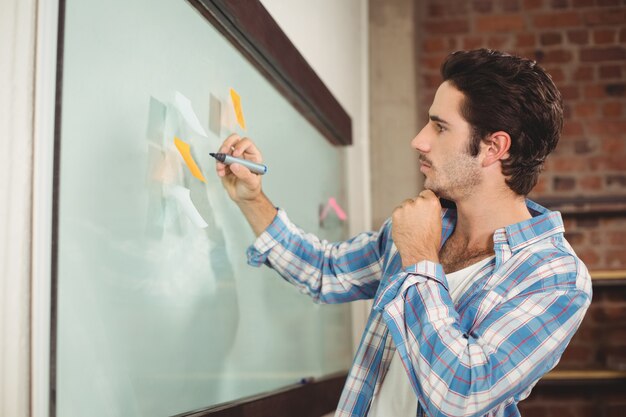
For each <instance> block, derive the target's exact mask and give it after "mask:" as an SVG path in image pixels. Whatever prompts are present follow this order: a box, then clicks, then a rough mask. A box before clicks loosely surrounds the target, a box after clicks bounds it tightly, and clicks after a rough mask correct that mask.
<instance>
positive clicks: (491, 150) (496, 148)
mask: <svg viewBox="0 0 626 417" xmlns="http://www.w3.org/2000/svg"><path fill="white" fill-rule="evenodd" d="M482 148H483V150H482V151H483V155H484V157H483V167H488V166H489V165H492V164H494V163H496V162H498V161H500V160H502V159H506V158H508V157H509V149H510V148H511V136H509V134H508V133H506V132H504V131H501V130H500V131H498V132H494V133H492V134H491V135H489V136H488V137H487V138H485V139H484V140H483V141H482Z"/></svg>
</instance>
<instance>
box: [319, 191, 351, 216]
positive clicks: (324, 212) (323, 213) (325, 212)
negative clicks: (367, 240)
mask: <svg viewBox="0 0 626 417" xmlns="http://www.w3.org/2000/svg"><path fill="white" fill-rule="evenodd" d="M331 209H332V210H333V211H334V212H335V214H336V215H337V217H338V218H339V220H341V221H346V219H347V218H348V216H347V215H346V212H345V211H344V210H343V209H342V208H341V206H340V205H339V203H337V200H335V197H330V198H329V199H328V203H327V204H326V206H325V207H324V208H323V209H322V210H321V212H320V222H322V221H324V219H326V216H328V213H329V212H330V210H331Z"/></svg>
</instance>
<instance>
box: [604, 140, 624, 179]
mask: <svg viewBox="0 0 626 417" xmlns="http://www.w3.org/2000/svg"><path fill="white" fill-rule="evenodd" d="M625 142H626V139H622V138H619V137H617V138H616V137H608V138H605V139H604V140H603V141H602V150H603V151H604V152H605V153H607V154H610V153H622V152H624V149H625V147H624V145H625ZM607 185H611V184H608V183H607Z"/></svg>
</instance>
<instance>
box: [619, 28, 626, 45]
mask: <svg viewBox="0 0 626 417" xmlns="http://www.w3.org/2000/svg"><path fill="white" fill-rule="evenodd" d="M619 41H620V42H621V43H624V42H626V28H622V30H620V31H619Z"/></svg>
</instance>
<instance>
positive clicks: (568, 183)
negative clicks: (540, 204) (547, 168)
mask: <svg viewBox="0 0 626 417" xmlns="http://www.w3.org/2000/svg"><path fill="white" fill-rule="evenodd" d="M552 187H553V188H554V190H555V191H572V190H574V189H575V188H576V179H575V178H573V177H561V176H559V177H554V180H553V181H552Z"/></svg>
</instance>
